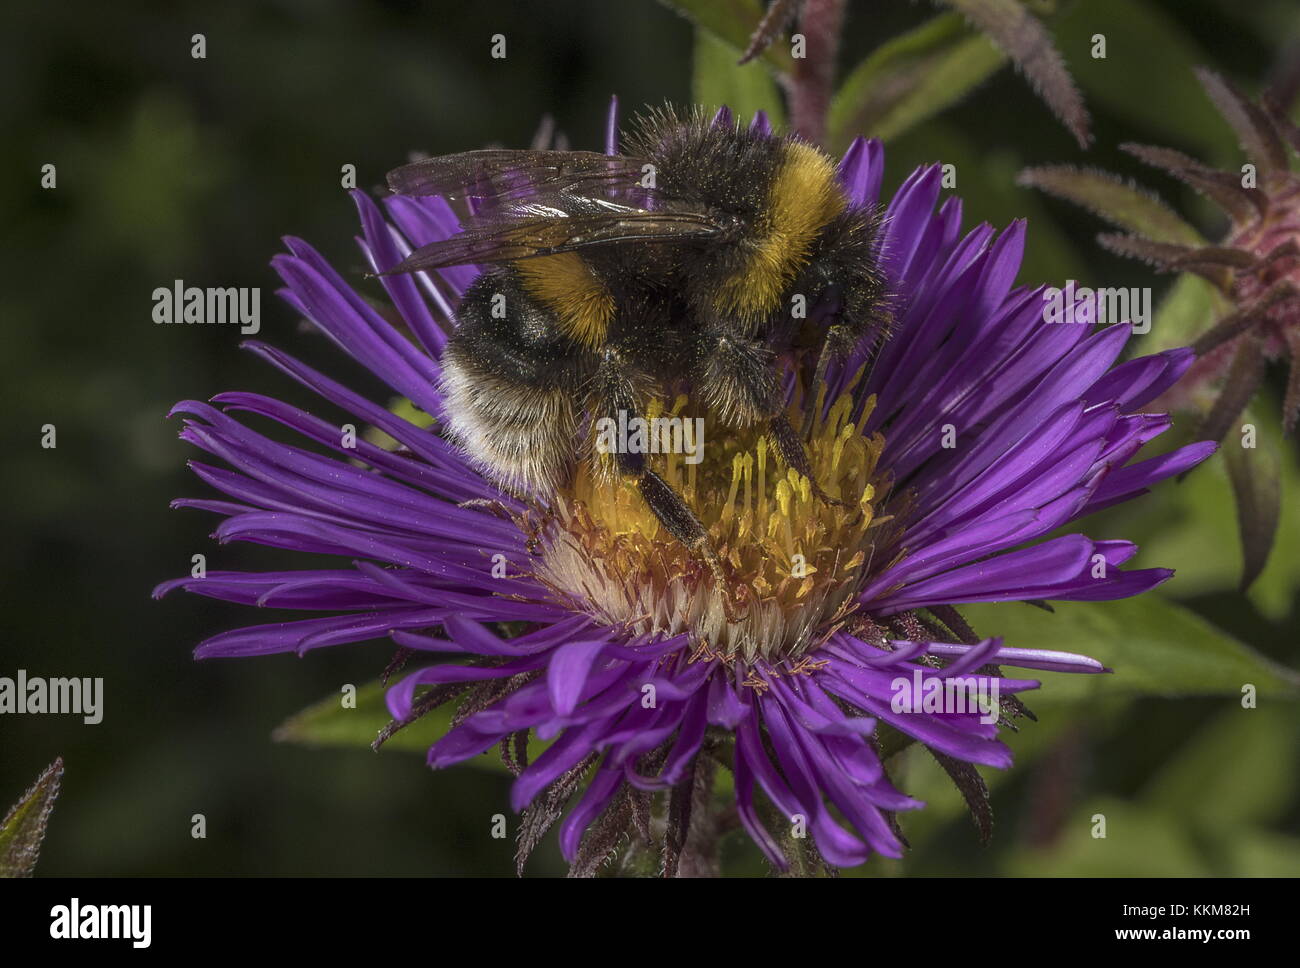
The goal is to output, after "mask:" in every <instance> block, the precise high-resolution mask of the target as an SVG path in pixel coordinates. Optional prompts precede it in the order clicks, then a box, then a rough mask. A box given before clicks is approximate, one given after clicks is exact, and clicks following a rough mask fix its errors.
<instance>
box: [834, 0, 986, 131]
mask: <svg viewBox="0 0 1300 968" xmlns="http://www.w3.org/2000/svg"><path fill="white" fill-rule="evenodd" d="M1006 59H1007V58H1006V55H1005V54H1003V53H1002V51H1000V50H998V49H997V47H995V46H994V45H993V44H992V42H990V41H989V39H988V38H987V37H984V36H983V35H982V34H979V33H976V32H975V31H973V30H972V29H971V28H970V27H968V26H967V25H966V24H965V23H964V22H963V20H962V18H961V17H960V16H959V15H958V14H955V13H948V14H943V15H941V16H939V17H935V18H934V19H932V20H929V21H927V22H926V23H924V24H922V25H921V26H920V27H918V28H916V29H914V30H911V31H909V32H907V33H905V34H901V35H900V36H898V37H895V38H893V39H892V40H889V41H886V42H885V43H884V44H882V45H880V46H879V47H877V48H876V49H875V50H874V51H872V52H871V54H870V55H868V56H867V58H866V60H864V61H862V63H860V64H859V65H858V66H857V67H855V68H854V69H853V71H852V72H851V73H850V74H849V75H848V77H847V78H845V81H844V83H843V85H842V86H841V87H840V89H839V91H838V92H836V94H835V97H834V99H833V100H832V101H831V111H830V144H831V147H832V148H833V149H834V150H836V151H842V150H844V148H846V147H847V146H848V144H849V142H851V141H852V140H853V139H854V138H855V137H857V136H858V135H864V136H867V137H875V138H881V139H883V140H886V141H888V140H889V139H891V138H895V137H897V136H898V135H900V134H902V133H903V132H904V131H906V130H908V129H909V128H911V127H913V126H914V125H917V124H919V123H920V122H922V121H924V120H926V119H927V118H930V117H932V116H933V115H935V114H937V113H939V112H940V111H942V110H943V109H944V108H947V107H949V106H951V105H953V104H955V103H956V102H957V101H959V100H961V99H962V98H963V97H965V96H966V94H968V93H969V92H970V91H971V90H972V89H973V88H974V87H976V86H977V85H979V84H981V83H983V82H984V81H985V80H987V79H988V78H989V77H990V76H991V75H992V74H993V73H994V72H995V71H996V70H997V69H998V68H999V67H1001V66H1002V65H1003V64H1004V63H1006Z"/></svg>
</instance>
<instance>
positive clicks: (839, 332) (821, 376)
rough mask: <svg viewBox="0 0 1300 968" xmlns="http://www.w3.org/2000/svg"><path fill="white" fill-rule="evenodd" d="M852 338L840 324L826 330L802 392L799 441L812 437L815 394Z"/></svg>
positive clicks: (845, 352)
mask: <svg viewBox="0 0 1300 968" xmlns="http://www.w3.org/2000/svg"><path fill="white" fill-rule="evenodd" d="M854 338H855V334H854V332H853V330H851V329H850V328H849V327H848V326H845V325H842V324H840V323H834V324H832V325H831V326H830V328H829V329H827V331H826V338H825V339H824V340H822V349H821V353H820V354H818V356H817V368H816V369H815V370H813V378H812V382H811V383H809V384H808V386H807V388H806V389H805V391H804V392H805V395H806V399H805V400H804V413H803V427H801V428H800V430H799V437H800V439H801V440H808V439H809V438H810V437H811V436H812V429H813V418H814V417H815V416H816V415H817V394H818V393H819V392H820V391H821V387H822V385H823V384H824V383H825V382H826V370H827V369H828V368H829V367H830V363H831V360H834V359H838V358H841V357H843V356H846V355H847V348H848V347H851V346H852V345H853V341H854ZM800 473H802V471H801V472H800Z"/></svg>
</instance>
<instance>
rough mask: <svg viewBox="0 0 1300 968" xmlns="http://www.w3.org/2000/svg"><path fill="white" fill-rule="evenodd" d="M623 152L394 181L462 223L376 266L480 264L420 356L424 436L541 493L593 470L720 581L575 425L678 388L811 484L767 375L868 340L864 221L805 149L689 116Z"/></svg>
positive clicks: (708, 558)
mask: <svg viewBox="0 0 1300 968" xmlns="http://www.w3.org/2000/svg"><path fill="white" fill-rule="evenodd" d="M627 147H628V150H627V153H626V154H617V155H605V154H600V153H596V152H582V151H549V150H499V149H489V150H481V151H470V152H465V153H461V154H454V155H447V156H443V157H438V158H430V159H426V160H421V161H417V162H414V163H412V164H409V165H406V166H404V167H402V168H398V169H396V170H395V171H393V172H391V173H390V174H389V176H388V182H389V186H390V188H392V189H393V190H394V191H395V192H399V193H404V194H410V195H442V196H445V197H449V198H459V199H464V200H465V201H466V204H467V205H468V206H469V208H470V212H471V214H470V215H469V216H468V218H467V219H466V220H465V226H464V231H463V232H461V233H460V234H458V235H455V236H452V237H451V238H448V239H446V240H443V241H439V242H435V243H432V244H430V245H426V246H424V247H423V248H420V249H417V250H416V251H414V252H412V253H411V255H410V256H408V257H407V258H406V259H405V260H403V261H402V262H401V263H400V264H399V265H398V266H396V267H395V268H394V269H392V270H390V271H391V272H413V271H420V270H427V269H439V268H444V267H447V266H453V265H461V264H470V263H474V264H480V265H483V266H485V267H486V268H485V271H484V272H483V274H482V275H481V276H480V277H479V278H478V279H477V280H476V281H475V283H474V284H473V285H472V286H471V287H470V288H469V289H468V290H467V291H466V292H465V294H464V297H463V299H462V301H461V304H460V307H459V310H458V326H457V329H456V330H455V332H454V334H453V335H452V336H451V338H450V340H449V341H448V344H447V346H446V349H445V351H444V355H443V357H442V371H443V377H442V380H443V385H442V393H443V398H444V400H445V410H446V412H445V420H446V426H447V429H448V432H449V435H450V437H451V438H452V439H453V440H454V441H455V442H457V443H458V444H459V445H460V446H461V447H462V448H463V449H464V450H465V452H466V454H467V455H468V457H469V458H470V460H471V461H472V462H473V463H474V464H475V465H476V466H477V467H478V468H479V469H481V470H482V471H483V472H485V473H486V474H487V475H488V476H490V477H491V478H493V479H495V480H496V481H497V482H498V483H500V484H501V485H502V486H504V487H505V488H507V489H509V490H512V491H516V492H528V493H531V494H534V495H537V496H540V497H542V498H543V499H545V498H546V497H548V496H550V495H552V494H554V492H555V491H556V490H557V489H558V488H560V487H562V486H563V485H564V483H565V481H566V480H567V479H568V477H569V475H570V473H571V471H572V468H573V467H574V464H575V461H579V460H589V459H595V460H597V462H598V464H601V465H606V466H607V467H608V470H609V471H610V472H612V473H616V474H617V475H618V476H620V477H621V478H623V479H625V480H627V481H628V482H630V483H632V484H634V485H635V486H636V487H638V488H639V489H640V492H641V494H642V495H643V496H644V498H645V501H646V503H647V505H648V506H649V508H650V510H651V511H652V512H653V513H654V515H655V517H656V518H657V519H658V520H659V521H660V522H661V523H662V524H663V526H664V527H665V528H666V529H667V531H668V532H669V533H670V534H671V535H672V536H673V537H674V538H676V539H677V540H678V541H680V542H682V543H683V544H684V545H686V546H687V547H688V548H689V549H691V551H692V552H693V553H694V554H695V555H696V556H697V557H699V558H701V559H702V560H704V561H705V562H706V563H707V564H708V565H709V567H710V568H711V569H712V571H713V574H714V576H715V579H717V580H719V581H721V580H722V577H723V575H722V568H721V562H720V561H719V560H718V556H717V554H716V552H715V551H714V550H713V549H712V547H711V546H710V542H709V539H708V535H707V532H706V531H705V529H704V527H703V526H702V525H701V524H700V522H699V520H698V518H697V517H696V515H695V514H694V513H693V512H692V511H691V509H690V508H689V507H688V506H687V505H686V503H685V502H684V501H683V500H682V498H681V497H680V496H679V495H678V494H677V493H676V492H675V491H674V490H673V489H672V488H671V487H670V486H669V485H668V484H667V483H666V482H665V481H664V480H663V479H662V478H661V477H660V476H659V475H658V474H656V473H655V472H654V471H653V470H652V469H651V468H650V466H649V464H648V462H647V460H646V456H645V454H643V453H635V452H632V453H615V454H612V455H608V457H605V458H603V459H602V457H598V455H596V454H595V453H593V448H592V446H591V432H590V428H591V425H592V422H593V421H595V420H599V419H600V418H610V419H617V417H618V415H619V413H620V411H622V412H624V413H625V414H644V413H646V410H647V406H648V404H649V402H650V401H651V400H662V399H671V397H672V396H673V394H674V393H676V392H680V391H685V392H688V394H689V395H690V396H691V398H692V399H693V400H695V401H697V402H698V403H699V404H701V405H703V406H704V407H707V408H709V410H711V411H712V412H713V413H714V414H715V415H716V416H717V417H718V418H720V419H721V421H722V422H723V423H724V424H725V425H727V426H733V427H750V426H754V425H765V426H766V427H767V428H768V430H769V432H770V436H771V439H772V441H773V443H774V444H775V448H776V450H777V452H778V453H779V454H780V455H781V457H782V459H783V460H784V461H785V462H786V463H787V464H788V465H789V466H791V467H793V468H794V469H795V470H797V471H799V472H800V473H802V474H804V475H806V476H808V477H809V478H810V479H811V478H812V474H811V473H810V468H809V461H808V457H807V452H806V450H805V448H804V445H803V442H802V439H801V436H800V433H799V432H798V431H796V430H795V429H794V428H793V427H792V426H791V425H790V423H789V421H788V419H787V417H786V416H785V412H786V398H785V392H784V389H783V386H782V383H781V381H780V379H779V373H780V370H779V368H778V367H779V362H780V360H782V359H783V358H784V359H787V360H788V359H792V358H793V359H794V360H795V362H796V364H798V365H801V366H804V365H806V366H807V367H808V368H811V371H812V372H811V373H807V374H806V375H805V376H806V379H805V382H804V386H805V387H806V388H808V387H812V388H815V387H816V386H817V385H819V384H820V383H821V381H822V379H823V377H824V376H825V372H826V368H827V366H828V364H829V363H830V362H831V361H832V360H835V359H837V358H843V357H844V356H845V355H846V354H847V353H848V352H849V350H851V349H852V348H853V347H855V346H857V345H858V344H859V343H860V342H861V341H863V340H864V339H868V338H870V337H872V336H873V334H874V335H880V334H882V333H883V332H884V331H885V329H886V328H887V314H886V312H885V311H884V309H883V303H884V300H883V290H884V284H883V281H882V276H881V272H880V269H879V266H878V260H877V254H876V243H877V232H878V225H879V216H878V214H877V213H876V212H875V211H872V210H868V209H863V208H860V207H855V206H852V205H850V204H849V201H848V199H847V197H846V196H845V194H844V192H843V190H842V189H841V187H840V185H839V182H838V180H837V177H836V169H835V165H834V163H833V162H832V161H831V159H830V158H829V157H828V156H827V155H825V154H824V153H823V152H822V151H820V150H819V149H817V148H816V147H814V146H812V145H810V144H808V143H806V142H803V141H801V140H798V139H796V138H793V137H774V136H771V135H768V134H765V133H761V132H757V131H752V130H746V129H744V128H742V127H740V126H738V125H736V124H733V123H729V122H719V121H714V120H711V119H709V118H708V117H707V116H706V115H705V114H703V113H702V112H701V111H693V112H690V113H689V114H687V115H685V116H681V115H678V114H677V113H676V112H674V111H673V110H671V109H663V110H659V111H655V112H653V113H651V114H649V115H648V116H646V117H644V118H642V119H640V120H639V121H638V122H637V124H636V125H635V127H634V129H633V131H632V133H631V135H630V137H629V138H628V139H627ZM796 306H799V308H800V309H801V310H802V311H795V307H796ZM814 360H815V364H814V362H813V361H814ZM812 392H815V389H814V390H813V391H812ZM807 411H808V416H809V418H811V416H812V411H813V408H812V407H808V408H807ZM807 429H808V428H807V426H805V427H804V433H805V434H806V433H807ZM813 487H814V489H815V490H816V491H817V493H819V494H820V495H821V496H822V497H823V498H824V499H826V500H832V499H831V498H829V497H827V496H826V495H825V494H824V493H823V492H821V490H820V488H819V487H817V484H816V482H815V481H813Z"/></svg>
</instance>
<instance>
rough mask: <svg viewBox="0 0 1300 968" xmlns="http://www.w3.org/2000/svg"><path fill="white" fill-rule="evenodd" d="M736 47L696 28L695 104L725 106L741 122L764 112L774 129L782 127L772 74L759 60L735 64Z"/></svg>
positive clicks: (715, 106)
mask: <svg viewBox="0 0 1300 968" xmlns="http://www.w3.org/2000/svg"><path fill="white" fill-rule="evenodd" d="M738 56H739V53H738V52H737V50H736V48H734V47H732V46H731V45H730V44H729V43H727V42H726V41H725V40H719V39H718V38H717V37H716V36H715V35H713V34H711V33H709V32H708V31H707V30H697V31H695V63H694V68H693V73H694V76H693V78H692V86H691V90H692V93H693V95H694V99H695V103H696V104H702V105H704V106H706V107H714V108H717V107H721V106H722V105H724V104H725V105H726V106H727V107H729V108H731V110H732V113H733V114H735V116H736V118H737V119H738V120H740V121H747V120H748V119H749V118H751V117H753V116H754V112H755V111H766V112H767V116H768V118H769V119H770V120H771V122H772V126H773V127H774V128H781V127H784V124H785V121H784V117H785V114H784V110H783V108H782V105H781V94H780V92H779V91H778V90H777V86H776V81H775V80H773V79H772V75H771V73H770V72H769V71H768V70H767V69H766V68H764V67H763V65H762V64H760V63H758V61H751V62H750V63H748V64H746V65H745V66H744V67H738V66H736V58H737V57H738Z"/></svg>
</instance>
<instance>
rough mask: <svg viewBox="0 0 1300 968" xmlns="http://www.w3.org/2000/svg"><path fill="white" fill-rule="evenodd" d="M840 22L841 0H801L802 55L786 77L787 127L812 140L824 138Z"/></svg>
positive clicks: (837, 49)
mask: <svg viewBox="0 0 1300 968" xmlns="http://www.w3.org/2000/svg"><path fill="white" fill-rule="evenodd" d="M843 25H844V0H805V2H804V6H803V13H801V14H800V16H799V29H798V32H799V33H801V34H803V36H804V43H805V48H804V56H803V57H801V58H796V59H795V62H794V70H793V72H792V73H791V74H790V76H789V77H788V78H786V92H787V94H788V95H789V99H790V127H791V129H792V130H793V131H794V132H795V133H796V134H798V135H800V136H801V137H803V138H805V139H807V140H808V141H811V142H812V143H813V144H818V145H820V144H824V143H825V140H826V116H827V114H828V112H829V111H830V106H831V92H832V91H833V90H834V84H835V59H836V57H837V55H838V54H839V49H840V28H841V27H842V26H843Z"/></svg>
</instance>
